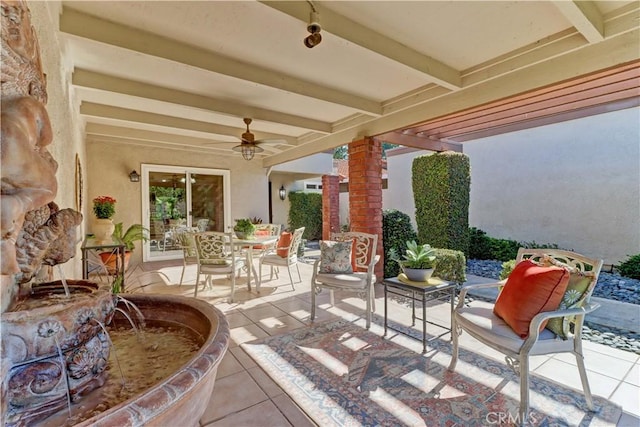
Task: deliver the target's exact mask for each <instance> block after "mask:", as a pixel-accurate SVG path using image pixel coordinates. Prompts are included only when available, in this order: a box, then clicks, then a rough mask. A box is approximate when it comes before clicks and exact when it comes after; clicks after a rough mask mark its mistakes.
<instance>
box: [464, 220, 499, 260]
mask: <svg viewBox="0 0 640 427" xmlns="http://www.w3.org/2000/svg"><path fill="white" fill-rule="evenodd" d="M492 256H493V254H492V253H491V237H489V236H487V233H485V232H484V231H482V230H480V229H479V228H476V227H471V228H470V229H469V258H470V259H493V258H492Z"/></svg>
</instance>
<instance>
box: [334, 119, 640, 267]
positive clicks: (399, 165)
mask: <svg viewBox="0 0 640 427" xmlns="http://www.w3.org/2000/svg"><path fill="white" fill-rule="evenodd" d="M463 151H464V153H465V154H467V155H468V156H469V159H470V162H471V194H470V197H471V200H470V206H469V224H470V225H471V226H473V227H478V228H480V229H482V230H484V231H486V232H487V234H488V235H489V236H492V237H498V238H508V239H514V240H518V241H528V242H531V241H536V242H538V243H556V244H558V245H559V246H560V247H563V248H567V249H573V250H575V251H577V252H579V253H582V254H584V255H586V256H590V257H598V258H603V259H604V261H605V264H616V263H619V262H620V261H623V260H625V259H626V258H627V257H628V256H629V255H632V254H637V253H639V252H640V109H639V108H632V109H625V110H620V111H616V112H612V113H606V114H601V115H597V116H591V117H587V118H582V119H577V120H571V121H566V122H562V123H556V124H553V125H548V126H543V127H538V128H533V129H527V130H522V131H518V132H512V133H507V134H503V135H499V136H493V137H488V138H483V139H479V140H475V141H469V142H465V143H464V144H463ZM427 153H428V152H425V151H413V152H407V150H405V149H399V150H397V151H391V152H389V153H388V159H387V162H388V163H387V165H388V174H389V189H388V190H385V191H384V192H383V207H384V209H390V208H395V209H398V210H400V211H402V212H405V213H407V214H409V216H410V217H411V218H412V221H414V224H415V219H414V215H415V205H414V203H413V194H412V193H411V190H410V189H411V164H412V161H413V159H414V158H415V157H416V156H419V155H423V154H427ZM408 189H409V192H407V190H408ZM341 202H342V200H341ZM341 209H342V203H341Z"/></svg>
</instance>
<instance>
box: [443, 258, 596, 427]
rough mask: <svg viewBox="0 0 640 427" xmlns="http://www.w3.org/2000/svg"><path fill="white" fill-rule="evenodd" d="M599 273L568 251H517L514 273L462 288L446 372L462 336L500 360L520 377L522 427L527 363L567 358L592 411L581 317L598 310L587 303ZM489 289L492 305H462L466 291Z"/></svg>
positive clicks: (525, 412)
mask: <svg viewBox="0 0 640 427" xmlns="http://www.w3.org/2000/svg"><path fill="white" fill-rule="evenodd" d="M601 268H602V260H597V259H591V258H587V257H585V256H582V255H579V254H576V253H573V252H569V251H564V250H558V249H524V248H520V250H519V251H518V255H517V258H516V267H515V268H514V270H513V272H512V273H511V274H510V275H509V277H508V278H507V279H506V280H503V281H501V282H497V283H489V284H477V285H466V286H463V287H462V289H461V292H460V295H459V296H458V304H457V306H456V307H455V308H454V310H453V313H452V315H451V326H452V331H454V333H452V339H453V349H452V359H451V363H450V365H449V370H451V371H453V370H454V369H455V367H456V363H457V360H458V351H459V350H458V348H459V343H458V342H459V338H458V336H459V335H460V334H461V333H462V332H463V331H466V332H467V333H468V334H469V335H471V336H472V337H474V338H476V339H477V340H479V341H480V342H482V343H484V344H486V345H487V346H489V347H491V348H493V349H495V350H497V351H499V352H501V353H502V354H504V355H505V360H506V363H507V365H508V366H509V367H511V368H512V369H513V371H514V372H515V373H516V374H519V376H520V409H519V413H518V417H519V418H518V419H519V421H520V422H521V423H522V424H526V422H527V417H528V413H529V357H530V356H538V355H546V354H555V353H564V352H566V353H572V354H573V355H574V356H575V357H576V361H577V365H578V371H579V373H580V379H581V381H582V388H583V390H584V395H585V399H586V402H587V406H588V407H589V409H590V410H593V399H592V397H591V390H590V388H589V382H588V379H587V373H586V370H585V364H584V356H583V353H582V326H583V323H584V318H585V315H586V314H588V313H591V312H592V311H594V310H596V309H597V308H598V307H599V306H600V305H599V304H597V303H592V302H590V298H591V293H592V292H593V289H594V287H595V285H596V283H597V281H598V275H599V273H600V269H601ZM561 276H562V277H561ZM560 277H561V278H560ZM490 287H502V290H501V291H500V294H499V295H498V299H497V300H496V303H495V304H494V305H492V306H489V305H487V304H481V305H476V304H473V303H472V304H470V305H466V304H465V296H466V295H467V292H468V291H470V290H472V289H479V288H490ZM551 300H554V301H556V302H553V303H552V302H551ZM558 304H559V307H558ZM554 305H555V306H556V307H558V308H557V309H556V308H555V307H553V306H554ZM498 314H499V315H498ZM545 326H546V328H545Z"/></svg>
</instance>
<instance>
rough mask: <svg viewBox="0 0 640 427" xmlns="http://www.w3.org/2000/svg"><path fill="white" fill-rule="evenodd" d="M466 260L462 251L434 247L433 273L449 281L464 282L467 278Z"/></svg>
mask: <svg viewBox="0 0 640 427" xmlns="http://www.w3.org/2000/svg"><path fill="white" fill-rule="evenodd" d="M466 271H467V260H466V258H465V256H464V253H462V251H455V250H452V249H437V248H436V268H435V270H433V275H434V276H435V277H439V278H441V279H442V280H447V281H449V282H455V283H464V282H466V280H467V275H466Z"/></svg>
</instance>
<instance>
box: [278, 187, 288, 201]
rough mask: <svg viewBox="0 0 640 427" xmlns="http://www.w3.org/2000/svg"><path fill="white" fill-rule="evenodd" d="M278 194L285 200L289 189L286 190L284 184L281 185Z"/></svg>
mask: <svg viewBox="0 0 640 427" xmlns="http://www.w3.org/2000/svg"><path fill="white" fill-rule="evenodd" d="M278 196H279V197H280V200H284V199H285V198H286V197H287V190H285V188H284V185H281V186H280V190H278Z"/></svg>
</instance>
